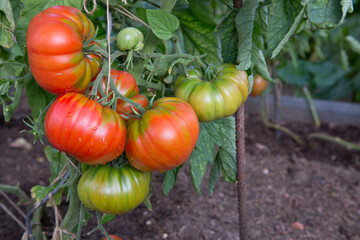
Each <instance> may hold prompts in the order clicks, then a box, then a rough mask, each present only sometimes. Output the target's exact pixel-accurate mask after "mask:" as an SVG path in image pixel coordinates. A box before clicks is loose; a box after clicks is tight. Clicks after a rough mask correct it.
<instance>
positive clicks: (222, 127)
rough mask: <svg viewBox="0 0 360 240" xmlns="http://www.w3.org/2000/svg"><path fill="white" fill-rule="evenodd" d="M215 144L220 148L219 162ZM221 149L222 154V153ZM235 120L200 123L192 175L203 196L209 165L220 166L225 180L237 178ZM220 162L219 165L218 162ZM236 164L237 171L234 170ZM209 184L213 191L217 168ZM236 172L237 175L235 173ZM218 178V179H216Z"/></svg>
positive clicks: (196, 188)
mask: <svg viewBox="0 0 360 240" xmlns="http://www.w3.org/2000/svg"><path fill="white" fill-rule="evenodd" d="M215 143H216V144H217V145H218V146H219V154H220V155H219V154H218V155H217V157H218V160H214V159H215ZM220 149H221V153H220ZM235 157H236V149H235V119H234V117H227V118H222V119H219V120H216V121H212V122H206V123H200V135H199V138H198V142H197V144H196V146H195V149H194V151H193V152H192V154H191V156H190V174H191V180H192V183H193V186H194V188H195V190H196V191H197V192H198V193H199V194H201V191H200V187H201V182H202V179H203V177H204V175H205V173H206V168H207V165H208V164H215V165H216V164H218V165H219V168H220V167H221V170H222V172H223V179H224V180H226V181H233V179H234V178H233V176H234V174H235V176H236V161H235ZM216 161H218V163H217V162H216ZM234 162H235V169H234V168H233V166H234ZM213 168H215V169H214V170H213V171H215V172H213V173H212V174H213V177H211V180H210V181H211V183H209V187H210V188H209V191H210V190H211V189H212V190H211V191H213V188H214V186H215V183H216V180H217V179H218V177H217V178H216V175H217V174H216V173H217V172H216V171H217V170H216V166H215V167H213ZM234 171H235V173H234ZM215 178H216V179H215Z"/></svg>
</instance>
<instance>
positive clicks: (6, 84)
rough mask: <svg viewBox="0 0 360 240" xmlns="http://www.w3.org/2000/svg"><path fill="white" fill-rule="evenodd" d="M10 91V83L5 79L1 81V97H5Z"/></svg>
mask: <svg viewBox="0 0 360 240" xmlns="http://www.w3.org/2000/svg"><path fill="white" fill-rule="evenodd" d="M9 89H10V81H7V80H5V79H0V96H1V95H5V94H7V93H8V92H9Z"/></svg>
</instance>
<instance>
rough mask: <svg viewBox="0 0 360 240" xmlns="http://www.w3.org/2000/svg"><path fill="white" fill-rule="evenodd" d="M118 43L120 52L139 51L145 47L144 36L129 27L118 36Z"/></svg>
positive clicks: (137, 30)
mask: <svg viewBox="0 0 360 240" xmlns="http://www.w3.org/2000/svg"><path fill="white" fill-rule="evenodd" d="M116 42H117V45H118V48H119V50H120V51H128V50H135V51H139V50H141V49H142V48H143V47H144V44H143V42H144V35H143V34H142V32H141V31H140V30H139V29H137V28H134V27H127V28H124V29H122V30H121V31H120V32H119V33H118V34H117V36H116Z"/></svg>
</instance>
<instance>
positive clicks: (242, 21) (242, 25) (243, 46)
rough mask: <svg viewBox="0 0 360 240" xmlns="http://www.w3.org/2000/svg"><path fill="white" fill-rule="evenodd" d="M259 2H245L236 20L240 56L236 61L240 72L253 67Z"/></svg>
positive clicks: (255, 0)
mask: <svg viewBox="0 0 360 240" xmlns="http://www.w3.org/2000/svg"><path fill="white" fill-rule="evenodd" d="M258 4H259V1H258V0H253V1H245V2H244V4H243V6H242V8H240V10H239V12H238V13H237V15H236V18H235V26H236V30H237V32H238V55H237V59H236V61H237V62H238V63H239V65H238V68H239V69H240V70H247V69H249V68H250V67H251V50H252V35H253V30H254V21H255V12H256V9H257V7H258Z"/></svg>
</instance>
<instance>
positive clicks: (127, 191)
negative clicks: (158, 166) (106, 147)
mask: <svg viewBox="0 0 360 240" xmlns="http://www.w3.org/2000/svg"><path fill="white" fill-rule="evenodd" d="M149 187H150V173H145V172H141V171H139V170H137V169H135V168H133V167H131V166H122V167H111V166H108V165H98V166H96V167H91V168H89V169H88V170H87V171H86V172H85V173H84V174H83V175H82V176H81V178H80V181H79V184H78V189H77V190H78V194H79V198H80V200H81V202H82V203H83V204H84V205H85V206H86V207H88V208H90V209H93V210H96V211H100V212H103V213H112V214H118V215H121V214H124V213H127V212H130V211H131V210H133V209H134V208H136V207H137V206H138V205H140V204H141V203H142V202H143V201H144V199H145V198H146V196H147V195H148V193H149Z"/></svg>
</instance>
